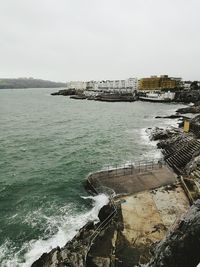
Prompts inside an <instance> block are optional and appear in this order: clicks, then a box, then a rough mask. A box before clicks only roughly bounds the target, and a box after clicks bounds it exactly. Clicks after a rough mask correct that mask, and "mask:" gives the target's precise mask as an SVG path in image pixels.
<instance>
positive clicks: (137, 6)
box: [0, 0, 200, 81]
mask: <svg viewBox="0 0 200 267" xmlns="http://www.w3.org/2000/svg"><path fill="white" fill-rule="evenodd" d="M199 14H200V0H0V77H1V78H3V77H34V78H44V79H50V80H55V81H69V80H92V79H94V80H100V79H123V78H128V77H146V76H149V75H153V74H157V75H159V74H169V75H171V76H180V77H183V78H184V79H191V80H196V79H198V80H200V15H199Z"/></svg>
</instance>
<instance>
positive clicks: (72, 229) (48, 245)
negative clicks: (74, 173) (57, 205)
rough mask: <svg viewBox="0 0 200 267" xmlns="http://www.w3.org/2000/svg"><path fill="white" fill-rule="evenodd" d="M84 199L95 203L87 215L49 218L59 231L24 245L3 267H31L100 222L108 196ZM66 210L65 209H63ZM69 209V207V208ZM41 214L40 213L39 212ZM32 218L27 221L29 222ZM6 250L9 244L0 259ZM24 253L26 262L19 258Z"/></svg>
mask: <svg viewBox="0 0 200 267" xmlns="http://www.w3.org/2000/svg"><path fill="white" fill-rule="evenodd" d="M82 198H84V199H91V200H93V201H94V204H93V208H92V209H91V210H89V211H88V212H86V213H81V214H78V215H74V216H73V215H71V214H69V213H67V214H65V215H64V216H61V217H59V216H54V217H53V216H52V217H50V218H48V226H47V227H52V228H55V227H56V226H57V225H59V227H58V231H57V232H56V233H55V234H54V235H52V236H51V237H50V238H48V239H47V240H44V239H39V240H31V241H29V242H27V243H25V244H24V245H23V247H22V248H21V250H20V251H18V252H17V253H15V255H14V256H12V259H10V260H6V261H4V262H3V263H2V264H3V265H2V266H3V267H30V266H31V264H32V263H33V262H34V261H35V260H37V259H38V258H39V257H40V256H41V255H42V253H44V252H49V251H50V250H51V249H52V248H54V247H57V246H60V247H63V246H64V245H65V244H66V243H67V242H68V241H69V240H71V239H72V238H73V237H74V236H75V235H76V233H77V232H78V230H79V229H80V228H81V227H83V226H84V225H85V224H86V223H87V222H88V221H98V214H99V211H100V209H101V208H102V207H103V206H104V205H106V204H107V203H108V202H109V199H108V197H107V196H106V195H104V194H100V195H98V196H94V197H92V196H89V197H82ZM63 208H64V210H65V207H63ZM67 209H68V207H67ZM39 212H40V211H39ZM29 220H30V218H28V219H27V222H29ZM6 250H7V252H8V244H4V246H3V247H2V249H1V248H0V258H3V256H5V253H6ZM22 251H27V252H26V253H25V255H24V259H25V262H23V263H22V261H21V260H20V258H19V255H20V253H21V252H22ZM1 254H2V255H1ZM1 256H2V257H1Z"/></svg>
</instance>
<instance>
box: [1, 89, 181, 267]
mask: <svg viewBox="0 0 200 267" xmlns="http://www.w3.org/2000/svg"><path fill="white" fill-rule="evenodd" d="M55 91H57V89H18V90H0V266H8V267H17V266H24V267H27V266H30V265H31V263H32V262H33V261H34V260H36V259H37V258H38V257H39V256H40V255H41V254H42V253H43V252H46V251H48V250H49V249H51V248H52V247H53V246H57V245H60V246H63V245H64V244H65V243H66V242H67V241H68V240H69V239H71V238H72V237H73V235H74V234H75V233H76V231H77V230H78V229H79V228H80V227H81V226H83V225H84V223H86V222H87V221H88V220H89V219H95V218H96V217H95V216H97V214H98V210H99V208H100V207H101V206H102V205H103V204H104V203H105V202H106V201H107V200H106V197H105V196H103V195H102V196H98V197H95V198H90V197H89V198H87V197H86V196H87V193H86V192H85V190H84V180H85V178H86V176H87V175H88V173H89V172H93V171H97V170H100V169H102V168H107V166H115V165H116V164H118V165H122V164H124V163H126V162H130V161H136V160H142V159H153V158H158V157H159V156H160V155H159V153H160V152H159V151H158V150H157V149H156V144H155V142H150V141H149V140H148V135H147V134H146V132H145V130H146V129H147V128H149V127H154V126H161V127H167V126H169V125H170V124H171V123H173V124H176V121H175V120H171V121H170V120H167V119H166V120H165V119H155V118H154V117H155V116H156V115H161V116H162V115H167V114H172V113H173V112H174V111H175V110H176V109H177V108H179V107H181V105H173V104H157V103H156V104H154V103H145V102H139V101H138V102H133V103H106V102H95V101H87V100H73V99H70V98H69V97H63V96H54V97H53V96H51V95H50V93H51V92H55ZM83 197H86V198H83Z"/></svg>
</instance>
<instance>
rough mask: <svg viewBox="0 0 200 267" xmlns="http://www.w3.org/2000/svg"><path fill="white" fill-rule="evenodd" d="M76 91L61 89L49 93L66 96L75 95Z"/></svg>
mask: <svg viewBox="0 0 200 267" xmlns="http://www.w3.org/2000/svg"><path fill="white" fill-rule="evenodd" d="M76 93H77V92H76V90H75V89H62V90H59V91H58V92H55V93H52V94H51V95H63V96H68V95H75V94H76Z"/></svg>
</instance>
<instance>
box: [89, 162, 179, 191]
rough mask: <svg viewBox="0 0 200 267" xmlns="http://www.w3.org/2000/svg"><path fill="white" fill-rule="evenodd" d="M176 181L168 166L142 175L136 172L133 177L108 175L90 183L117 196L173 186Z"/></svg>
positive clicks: (92, 179) (91, 179) (94, 179)
mask: <svg viewBox="0 0 200 267" xmlns="http://www.w3.org/2000/svg"><path fill="white" fill-rule="evenodd" d="M175 181H176V176H175V174H174V173H173V172H172V171H171V170H170V169H169V168H168V167H167V166H163V167H162V168H157V169H153V170H148V171H146V172H142V173H138V172H136V173H133V174H132V175H121V176H112V177H109V176H107V175H106V176H102V177H99V178H96V177H94V178H90V182H91V183H92V185H93V186H94V187H100V186H104V187H109V188H112V189H113V190H114V191H115V192H116V194H133V193H137V192H141V191H145V190H150V189H154V188H158V187H160V186H164V185H168V184H172V183H174V182H175Z"/></svg>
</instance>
